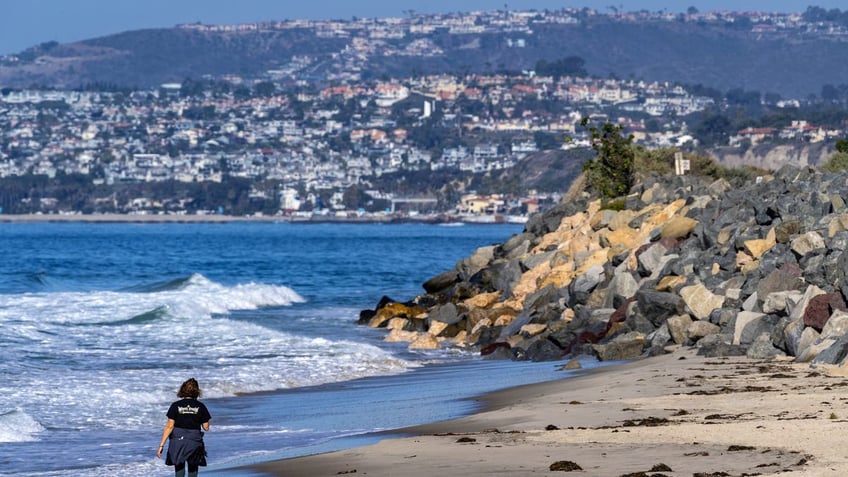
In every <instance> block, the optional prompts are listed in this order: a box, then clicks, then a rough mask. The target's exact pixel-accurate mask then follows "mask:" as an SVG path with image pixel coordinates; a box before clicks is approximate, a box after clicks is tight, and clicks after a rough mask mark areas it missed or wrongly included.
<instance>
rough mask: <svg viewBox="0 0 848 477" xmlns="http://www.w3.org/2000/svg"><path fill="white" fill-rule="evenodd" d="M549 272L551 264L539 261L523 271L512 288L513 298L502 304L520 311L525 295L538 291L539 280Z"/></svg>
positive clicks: (571, 265)
mask: <svg viewBox="0 0 848 477" xmlns="http://www.w3.org/2000/svg"><path fill="white" fill-rule="evenodd" d="M569 267H572V268H573V264H570V265H569ZM549 273H551V265H550V263H548V262H543V263H540V264H539V265H536V266H535V267H533V268H531V269H530V270H527V271H526V272H524V273H523V274H522V275H521V278H520V279H519V280H518V283H517V284H516V285H515V286H514V287H513V288H512V297H513V300H506V301H505V302H504V305H505V306H509V307H510V308H513V309H516V310H517V311H520V310H521V308H522V307H523V306H524V299H525V298H526V297H527V295H529V294H531V293H535V292H536V291H538V290H539V281H540V280H541V279H542V277H544V276H546V275H548V274H549ZM516 307H517V308H516Z"/></svg>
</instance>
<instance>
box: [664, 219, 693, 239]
mask: <svg viewBox="0 0 848 477" xmlns="http://www.w3.org/2000/svg"><path fill="white" fill-rule="evenodd" d="M697 226H698V221H697V220H695V219H690V218H689V217H681V216H679V215H677V216H674V217H672V218H671V219H669V220H668V222H666V223H665V224H664V225H663V226H662V230H660V237H662V238H674V239H682V238H686V237H688V236H689V234H691V233H692V231H693V230H695V227H697Z"/></svg>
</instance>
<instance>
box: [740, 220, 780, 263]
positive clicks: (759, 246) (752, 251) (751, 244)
mask: <svg viewBox="0 0 848 477" xmlns="http://www.w3.org/2000/svg"><path fill="white" fill-rule="evenodd" d="M776 244H777V239H776V238H775V232H774V227H772V228H771V229H769V231H768V233H767V234H766V238H763V239H753V240H746V241H745V249H746V250H747V251H748V254H749V255H751V257H753V258H755V259H758V258H760V257H762V256H763V254H764V253H766V252H768V251H769V250H771V248H772V247H774V246H775V245H776Z"/></svg>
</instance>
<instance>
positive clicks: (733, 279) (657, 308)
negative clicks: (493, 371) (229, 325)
mask: <svg viewBox="0 0 848 477" xmlns="http://www.w3.org/2000/svg"><path fill="white" fill-rule="evenodd" d="M846 197H848V173H841V174H837V175H822V174H820V173H817V172H813V171H812V170H809V169H799V168H791V167H784V168H782V169H781V170H779V171H778V172H777V173H775V174H774V175H772V176H767V177H760V178H758V179H757V180H755V181H754V180H752V181H750V182H748V183H736V184H731V183H728V182H726V181H724V180H719V181H715V182H710V183H708V182H705V181H703V180H701V179H699V178H695V177H674V178H662V179H656V178H654V179H650V180H647V181H644V182H643V183H641V184H639V185H637V186H636V187H634V189H633V190H632V191H631V194H630V195H629V196H628V197H627V200H626V207H625V209H624V210H621V211H613V210H604V209H602V208H601V204H600V202H599V201H597V200H590V199H589V198H588V197H586V196H580V197H576V198H575V197H568V198H567V199H568V200H567V201H564V202H563V203H561V204H559V205H558V206H557V207H555V208H553V209H551V210H549V211H548V212H546V213H545V214H543V215H537V216H534V217H532V218H531V220H530V221H529V222H528V223H527V225H526V227H525V230H524V232H523V233H521V234H518V235H515V236H513V237H511V238H510V239H509V240H507V241H506V242H504V243H503V244H497V245H493V246H489V247H483V248H481V249H479V250H477V251H476V252H475V253H474V254H473V255H472V256H471V257H468V258H466V259H463V260H461V261H460V262H459V263H458V264H457V266H456V267H455V268H454V269H452V270H449V271H447V272H445V273H443V274H440V275H439V276H436V277H433V278H432V279H430V280H429V281H427V283H425V284H424V289H425V292H426V293H424V294H422V295H419V296H418V297H416V298H415V299H414V300H411V301H409V302H405V303H399V302H395V301H392V300H390V299H384V300H383V301H382V302H381V303H380V304H379V305H378V306H377V308H376V309H375V310H365V311H363V312H362V314H361V320H360V321H361V322H362V323H368V324H370V325H371V326H375V327H386V328H388V329H390V330H391V331H390V333H389V335H388V337H387V339H388V340H402V341H409V342H410V346H411V347H413V348H434V347H439V346H463V347H470V348H472V349H475V350H480V351H481V352H482V353H483V354H488V355H492V356H500V357H509V358H513V359H532V360H556V359H562V358H564V357H567V356H577V355H582V356H586V355H590V356H593V357H596V358H598V359H601V360H620V359H631V358H635V357H639V356H643V355H653V354H661V353H664V352H665V349H666V347H667V346H668V345H671V344H678V345H686V346H694V347H697V348H698V349H699V352H700V353H702V354H706V355H710V356H722V355H747V356H750V357H755V358H766V357H771V356H777V355H790V356H795V357H796V359H797V360H799V361H814V360H815V361H819V362H827V363H836V364H842V362H843V359H844V358H845V356H846V355H848V336H846V334H848V312H846V310H848V307H846V305H845V299H844V297H845V296H846V294H848V255H846V254H845V253H844V251H845V250H846V249H848V207H846V202H845V200H846Z"/></svg>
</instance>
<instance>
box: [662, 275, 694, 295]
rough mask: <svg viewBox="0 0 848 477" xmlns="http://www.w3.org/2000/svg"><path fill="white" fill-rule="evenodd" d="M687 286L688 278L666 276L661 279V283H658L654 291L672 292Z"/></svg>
mask: <svg viewBox="0 0 848 477" xmlns="http://www.w3.org/2000/svg"><path fill="white" fill-rule="evenodd" d="M685 284H686V277H680V276H677V275H666V276H664V277H662V278H661V279H660V281H659V283H657V286H655V287H654V289H655V290H656V291H660V292H671V291H674V289H675V288H677V287H679V286H682V285H685Z"/></svg>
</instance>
